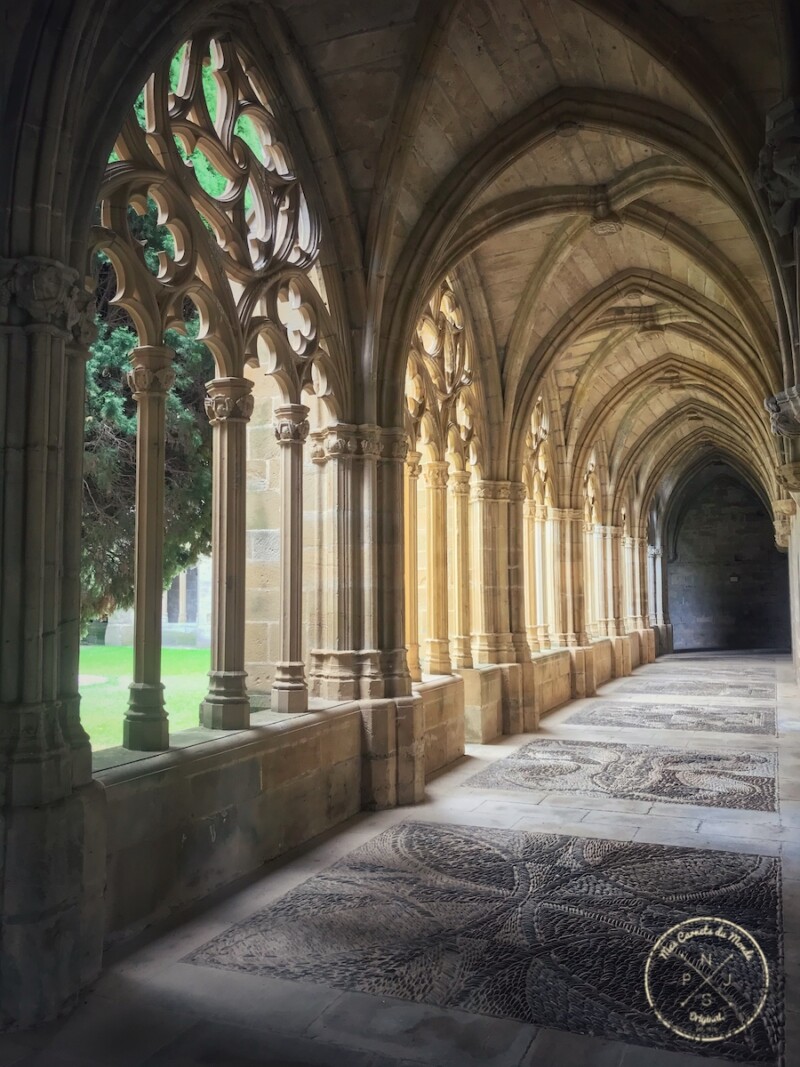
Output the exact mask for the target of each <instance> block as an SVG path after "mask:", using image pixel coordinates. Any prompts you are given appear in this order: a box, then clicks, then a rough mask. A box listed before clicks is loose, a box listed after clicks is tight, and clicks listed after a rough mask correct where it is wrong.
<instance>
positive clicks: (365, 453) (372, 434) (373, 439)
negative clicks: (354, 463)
mask: <svg viewBox="0 0 800 1067" xmlns="http://www.w3.org/2000/svg"><path fill="white" fill-rule="evenodd" d="M358 455H360V456H362V457H363V458H364V459H378V458H379V457H380V455H381V431H380V428H379V427H378V426H372V425H370V424H367V423H365V424H364V425H362V426H359V427H358Z"/></svg>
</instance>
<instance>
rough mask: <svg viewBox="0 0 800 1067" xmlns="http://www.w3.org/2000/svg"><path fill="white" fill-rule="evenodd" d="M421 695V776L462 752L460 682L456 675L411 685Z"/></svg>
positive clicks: (449, 761) (462, 683)
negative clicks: (423, 761)
mask: <svg viewBox="0 0 800 1067" xmlns="http://www.w3.org/2000/svg"><path fill="white" fill-rule="evenodd" d="M414 691H415V693H416V694H417V695H418V696H419V697H420V698H421V699H422V708H423V734H424V740H425V777H426V778H430V776H431V775H432V774H434V773H435V772H436V771H438V770H441V769H442V767H446V766H447V765H448V764H449V763H453V762H454V761H455V760H457V759H459V758H460V757H461V756H463V755H464V682H463V679H461V678H459V677H458V676H457V675H453V676H452V677H450V678H446V677H441V678H436V680H435V681H430V682H422V683H420V684H419V685H415V686H414Z"/></svg>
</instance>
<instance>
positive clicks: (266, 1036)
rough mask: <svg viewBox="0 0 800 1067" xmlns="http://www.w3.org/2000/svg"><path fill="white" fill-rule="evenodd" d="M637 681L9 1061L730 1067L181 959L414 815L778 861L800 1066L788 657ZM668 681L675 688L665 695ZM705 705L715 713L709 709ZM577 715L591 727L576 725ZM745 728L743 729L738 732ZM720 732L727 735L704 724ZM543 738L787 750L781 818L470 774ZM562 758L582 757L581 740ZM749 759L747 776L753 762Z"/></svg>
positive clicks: (798, 828) (354, 828)
mask: <svg viewBox="0 0 800 1067" xmlns="http://www.w3.org/2000/svg"><path fill="white" fill-rule="evenodd" d="M635 679H636V680H637V682H641V683H647V684H646V685H645V684H631V680H629V679H627V680H626V679H622V680H620V681H616V682H612V683H610V684H609V685H607V686H605V687H603V689H602V691H601V693H600V694H599V696H598V697H597V698H595V699H594V700H592V701H588V700H586V701H576V702H573V703H572V704H569V705H567V706H566V707H564V708H561V709H560V710H558V711H556V712H554V713H552V714H551V715H549V716H548V717H547V718H546V719H545V720H544V722H543V723H542V729H541V730H540V732H539V733H538V734H536V735H524V736H520V737H514V738H502V739H501V740H499V741H498V742H497V743H495V744H490V745H470V746H468V755H467V758H465V759H464V760H463V761H461V762H460V763H459V764H458V765H457V766H455V767H454V768H452V769H450V770H448V771H446V772H444V773H443V774H441V775H440V776H439V777H437V778H436V779H435V781H433V782H431V783H430V784H429V787H428V792H427V800H426V803H425V804H424V805H421V806H419V807H417V808H413V809H400V810H394V811H389V812H381V813H376V814H362V815H359V816H357V817H356V818H354V819H352V820H351V821H350V822H349V823H347V824H346V825H344V826H343V827H341V828H340V829H339V830H338V831H336V832H333V833H331V834H328V835H326V836H325V837H323V838H319V839H317V840H316V841H315V842H313V843H312V844H311V845H309V846H307V847H305V848H304V849H302V850H299V851H298V852H297V853H295V854H293V855H292V856H290V857H288V858H284V859H282V860H279V861H276V862H274V863H272V864H270V865H269V866H268V867H267V868H265V870H264V872H262V873H261V874H260V875H259V877H258V878H257V879H256V880H253V881H252V882H251V883H250V884H249V885H247V886H246V887H245V888H241V889H239V890H238V891H236V892H234V893H232V894H230V895H228V896H227V897H226V898H225V899H224V900H222V901H221V902H220V903H217V904H216V905H213V906H211V907H208V908H207V909H205V910H204V911H203V912H202V913H201V914H197V915H196V916H195V917H193V918H191V919H189V920H188V921H185V922H184V923H183V924H182V925H180V926H178V927H176V928H175V929H173V930H172V931H170V932H168V933H165V934H163V935H162V936H160V937H159V938H157V939H156V940H153V941H151V942H150V943H148V944H145V945H144V946H143V947H140V948H138V949H137V950H136V951H128V953H127V954H126V955H125V956H123V957H121V958H118V959H117V960H116V961H114V962H111V963H110V965H109V966H108V967H107V970H106V971H105V973H104V975H103V977H102V979H101V980H100V982H99V983H98V984H97V987H96V989H95V990H94V991H93V992H92V994H91V995H90V996H89V997H88V998H87V999H86V1001H85V1003H84V1004H82V1006H81V1007H80V1008H79V1009H78V1011H77V1012H76V1013H75V1014H74V1015H73V1016H71V1017H70V1018H69V1019H68V1020H67V1021H66V1022H63V1023H60V1024H54V1025H51V1026H48V1027H46V1028H43V1029H42V1030H41V1031H39V1032H36V1033H29V1034H22V1035H11V1036H7V1037H3V1038H0V1067H5V1065H8V1064H18V1065H20V1067H22V1065H25V1067H33V1065H37V1067H88V1065H91V1067H100V1065H102V1067H138V1065H141V1064H153V1065H156V1064H158V1065H162V1067H167V1065H169V1067H189V1065H199V1064H204V1065H209V1064H216V1065H220V1067H245V1065H249V1067H255V1065H256V1064H259V1065H272V1067H276V1065H283V1067H327V1065H339V1064H342V1065H346V1067H389V1065H395V1064H402V1065H404V1067H406V1065H408V1067H411V1065H416V1067H419V1065H420V1064H427V1065H431V1067H449V1065H451V1064H452V1065H454V1067H455V1065H458V1067H469V1065H472V1064H474V1065H481V1067H489V1065H494V1067H517V1065H520V1067H521V1065H525V1067H579V1065H586V1067H589V1065H591V1067H688V1065H690V1064H697V1065H698V1067H699V1065H701V1064H705V1065H706V1067H710V1065H718V1064H721V1063H730V1062H732V1061H731V1060H722V1059H719V1058H718V1057H715V1056H714V1055H713V1052H714V1050H713V1045H707V1046H705V1047H706V1050H707V1054H705V1055H702V1056H695V1055H691V1054H689V1053H688V1052H685V1051H684V1052H674V1051H673V1052H670V1051H665V1050H663V1049H656V1048H648V1047H644V1046H642V1045H633V1044H626V1043H624V1042H619V1041H615V1040H604V1039H599V1038H592V1037H587V1036H582V1035H580V1034H571V1033H567V1032H564V1031H562V1030H557V1029H548V1028H546V1027H535V1026H533V1025H529V1024H526V1023H520V1022H517V1021H514V1020H513V1019H498V1018H494V1017H489V1016H486V1015H478V1014H474V1013H471V1012H466V1011H463V1010H456V1009H445V1008H438V1007H433V1006H431V1005H430V1004H425V1003H415V1002H414V1001H408V1000H402V999H398V998H393V997H385V996H383V997H378V996H371V995H368V994H366V993H363V992H352V991H347V990H346V989H337V988H331V987H330V986H327V985H320V984H313V983H309V982H306V981H303V982H298V981H287V980H285V979H282V978H277V977H272V976H264V975H260V976H259V975H253V974H251V973H246V972H245V971H242V970H225V969H220V968H219V967H211V966H198V965H196V964H190V963H187V962H185V959H186V956H187V954H189V953H191V952H193V951H194V950H196V949H198V948H199V947H200V946H202V945H204V944H206V943H207V942H208V941H209V940H210V939H212V938H215V937H217V936H219V935H220V934H222V933H224V931H226V930H227V929H229V927H230V926H231V924H233V923H237V922H241V921H243V920H245V919H247V918H248V917H249V916H251V915H252V914H253V913H254V912H255V911H257V910H258V909H261V908H263V907H264V906H265V905H267V904H269V903H270V902H272V901H275V900H277V899H278V898H280V897H282V896H283V895H284V894H285V893H286V892H287V891H289V890H291V889H293V888H294V887H296V886H298V885H300V884H301V883H303V882H305V881H306V880H307V879H309V878H310V877H312V876H314V875H317V874H318V873H319V872H321V871H323V870H325V869H326V868H327V867H329V866H330V865H331V864H332V863H334V862H335V861H337V860H338V859H340V858H341V857H343V856H345V855H347V854H348V853H350V852H351V851H352V850H353V849H355V848H357V847H359V846H361V845H363V844H364V843H366V842H368V841H370V840H371V839H373V838H375V836H376V835H378V834H380V833H381V832H383V831H386V830H387V829H389V828H391V827H394V826H397V825H398V824H400V823H403V822H409V821H416V822H420V821H427V822H431V823H437V824H451V825H454V826H465V827H482V828H486V829H489V830H495V831H497V830H507V829H512V828H513V829H514V830H523V831H527V832H532V833H536V832H539V833H557V834H564V835H576V836H578V837H584V838H586V837H588V838H602V839H607V840H613V841H633V842H648V843H652V844H659V845H668V846H687V845H689V846H696V847H698V848H702V849H719V850H724V851H726V852H734V853H738V854H744V855H760V856H780V857H781V860H782V873H783V919H784V927H785V933H786V939H785V973H786V997H785V1003H786V1005H787V1010H786V1060H785V1062H786V1064H787V1065H791V1064H797V1063H800V774H799V773H798V770H799V769H800V692H798V689H797V686H796V685H795V684H794V681H793V672H792V668H791V664H790V661H789V659H788V657H782V656H773V655H767V654H764V655H757V654H753V655H737V656H733V655H729V656H722V655H719V656H713V657H712V656H705V657H704V656H700V655H699V654H698V655H694V656H681V657H664V658H662V659H661V660H659V661H658V662H657V663H656V664H654V665H652V666H650V667H644V668H642V669H640V670H639V671H637V672H636V674H635ZM709 680H711V681H713V683H714V684H713V685H712V686H711V689H712V690H713V691H712V692H708V688H709V685H708V683H709ZM675 683H680V684H679V685H677V686H675V685H674V684H675ZM698 683H699V684H698ZM671 685H672V686H673V687H676V688H677V689H678V690H679V692H680V695H675V694H674V693H670V687H671ZM748 687H750V688H749V691H748ZM772 687H775V688H774V695H773V696H771V695H770V693H771V692H772ZM650 690H652V691H650ZM628 705H630V706H631V707H634V706H635V707H645V708H651V709H656V713H654V714H653V716H652V721H653V722H654V723H656V724H657V725H654V727H653V728H643V727H639V726H633V727H631V726H630V725H629V723H630V721H631V716H632V712H631V711H630V710H629V709H628V707H627V706H628ZM662 706H663V707H662ZM706 708H707V709H708V721H706V720H705V719H704V717H703V710H704V709H706ZM775 713H776V714H775ZM572 718H579V719H580V721H579V722H578V723H575V722H570V719H572ZM634 721H635V716H634ZM773 721H776V722H777V728H778V737H777V738H776V736H775V734H774V732H772V730H773V725H772V723H773ZM737 723H740V724H741V729H742V732H737V730H736V727H737ZM707 724H711V725H713V726H714V727H715V729H714V730H705V729H704V728H703V727H704V725H707ZM535 739H550V740H556V741H576V740H579V741H581V742H592V743H593V745H594V749H595V750H597V751H599V752H603V751H606V748H605V747H604V746H608V745H609V743H611V748H612V749H613V750H614V751H615V752H616V753H617V754H618V753H619V752H620V751H622V750H620V749H618V748H616V749H615V748H614V746H619V745H630V746H636V747H637V748H639V747H640V746H661V747H663V748H668V749H670V750H672V752H673V756H672V757H671V758H672V759H674V758H676V757H675V756H674V753H681V752H689V751H691V752H693V753H708V754H712V755H715V756H724V755H739V756H742V757H748V758H749V759H750V760H751V761H752V760H755V761H756V763H757V762H758V758H759V757H760V756H767V757H770V758H771V757H772V754H774V753H775V751H776V749H778V748H779V763H778V780H777V800H778V804H777V807H778V810H777V811H774V812H773V811H769V810H747V809H737V808H731V807H722V806H717V807H715V806H707V805H706V804H691V803H689V804H687V803H675V802H670V801H668V800H664V799H663V798H662V799H658V798H657V796H656V799H654V797H653V795H648V794H647V792H646V791H647V790H648V789H650V790H652V789H655V791H656V794H657V793H658V790H659V789H662V788H670V787H669V786H664V785H663V783H662V782H660V781H659V779H658V777H657V776H655V777H653V776H650V777H649V778H648V781H646V782H645V781H644V780H642V781H641V782H635V781H634V782H633V783H632V782H631V781H630V780H625V778H624V775H623V777H622V778H620V777H619V776H618V777H616V778H614V777H613V776H612V777H611V778H609V777H608V776H606V778H604V779H603V781H605V783H606V786H608V788H607V789H606V792H605V793H604V792H603V789H604V788H606V787H605V786H603V784H602V782H599V780H598V782H589V781H587V779H585V778H582V779H581V780H580V781H581V783H582V784H581V785H580V789H581V791H580V792H578V791H575V792H570V787H569V778H568V777H567V778H566V779H564V781H560V783H559V785H558V788H557V789H551V790H548V789H547V788H537V787H535V786H536V782H534V787H531V786H530V785H527V786H523V787H519V788H518V787H516V786H513V784H512V786H511V787H509V788H504V787H503V784H502V782H501V783H500V786H498V785H497V783H496V782H495V784H494V785H492V787H491V788H482V787H481V788H476V787H475V786H474V785H467V784H466V783H467V781H468V779H470V778H472V777H474V776H475V775H476V774H477V773H478V772H479V771H484V770H485V769H487V768H489V767H490V766H491V765H492V764H494V763H496V761H498V760H500V759H502V758H504V757H507V756H509V755H511V754H513V753H515V752H517V751H518V750H519V749H520V748H522V747H523V746H524V745H526V744H528V743H529V742H531V741H533V740H535ZM564 751H567V752H569V746H566V748H565V749H564ZM626 751H627V750H626ZM559 758H562V757H559ZM564 758H567V757H564ZM569 758H570V759H571V758H572V757H569ZM615 758H616V757H615ZM662 764H663V760H662ZM743 766H744V769H745V771H747V770H748V769H751V768H750V763H749V762H748V761H747V760H745V761H744V764H743ZM495 770H497V768H495ZM678 777H680V775H679V776H678ZM684 777H686V776H684ZM490 778H491V776H490ZM689 779H691V776H689ZM577 780H578V779H576V781H577ZM691 780H693V781H695V783H698V782H699V786H700V788H706V786H707V785H708V782H706V780H705V779H704V778H703V776H702V774H701V775H700V777H699V778H695V779H691ZM714 780H715V781H717V782H718V785H719V788H721V789H723V790H725V789H728V788H731V786H730V782H729V781H726V780H725V778H724V775H722V776H718V777H717V778H715V779H714ZM748 780H749V779H748ZM710 781H711V779H709V782H710ZM609 782H610V783H611V784H610V786H609V785H608V783H609ZM615 783H616V784H615ZM620 783H621V784H620ZM631 788H636V789H640V792H639V793H638V794H637V797H636V798H635V799H630V798H629V797H627V798H626V797H620V796H619V795H614V792H615V790H617V792H618V791H619V789H631ZM760 788H761V786H760V785H759V789H760ZM642 791H644V792H642ZM744 792H746V790H745V791H744ZM744 792H742V795H744ZM673 799H674V798H673ZM744 802H745V803H749V801H744ZM754 803H756V802H755V801H754ZM762 807H763V805H762ZM792 1005H794V1006H795V1008H796V1010H794V1009H793V1008H792ZM665 1045H669V1040H668V1035H667V1032H666V1031H665ZM700 1048H701V1046H700V1045H698V1049H700ZM739 1062H741V1061H739ZM773 1062H774V1061H773Z"/></svg>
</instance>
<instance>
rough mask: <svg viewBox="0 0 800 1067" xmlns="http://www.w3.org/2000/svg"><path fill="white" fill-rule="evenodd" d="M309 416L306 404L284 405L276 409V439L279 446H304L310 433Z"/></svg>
mask: <svg viewBox="0 0 800 1067" xmlns="http://www.w3.org/2000/svg"><path fill="white" fill-rule="evenodd" d="M307 416H308V408H307V407H306V406H305V404H284V405H282V406H281V407H278V408H275V437H276V438H277V441H278V444H279V445H297V444H303V442H304V441H305V440H306V438H307V437H308V431H309V425H308V418H307Z"/></svg>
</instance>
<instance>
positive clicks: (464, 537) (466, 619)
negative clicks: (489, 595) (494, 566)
mask: <svg viewBox="0 0 800 1067" xmlns="http://www.w3.org/2000/svg"><path fill="white" fill-rule="evenodd" d="M469 480H470V476H469V473H468V472H467V471H452V472H451V474H450V494H451V497H452V503H453V508H452V515H453V529H452V531H450V536H451V542H452V546H453V565H454V573H453V575H452V581H451V583H450V591H451V594H452V607H453V613H452V619H453V634H452V636H451V638H450V655H451V658H452V661H453V666H454V667H456V668H469V667H471V666H472V649H471V641H472V639H471V636H470V588H469V585H470V582H469V577H470V576H469Z"/></svg>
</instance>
